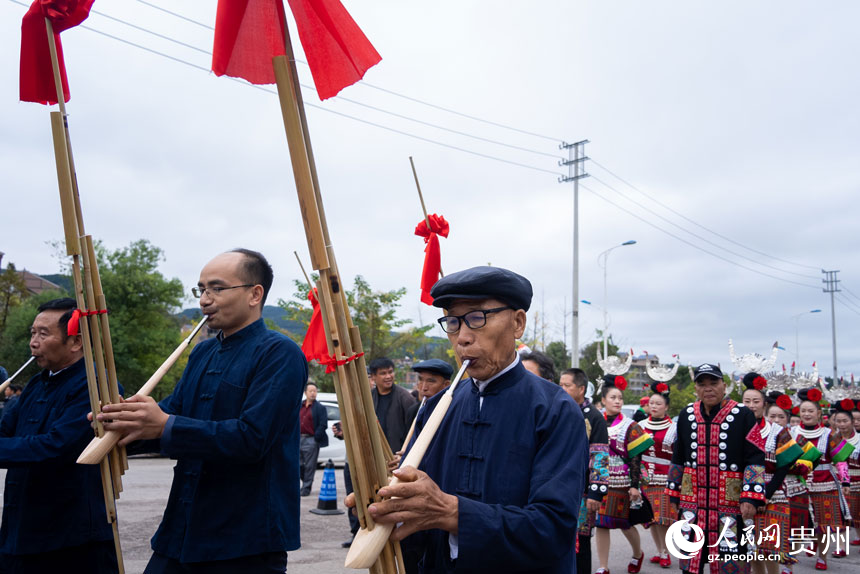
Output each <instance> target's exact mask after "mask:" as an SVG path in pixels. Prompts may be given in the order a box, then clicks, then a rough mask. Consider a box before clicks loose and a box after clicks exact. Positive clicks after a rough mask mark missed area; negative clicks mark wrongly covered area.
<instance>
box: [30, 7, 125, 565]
mask: <svg viewBox="0 0 860 574" xmlns="http://www.w3.org/2000/svg"><path fill="white" fill-rule="evenodd" d="M45 28H46V31H47V36H48V38H47V39H48V46H49V49H50V53H51V67H52V69H53V74H54V86H55V88H56V90H57V103H58V106H59V111H56V112H51V114H50V116H51V134H52V137H53V144H54V159H55V161H56V166H57V183H58V186H59V190H60V209H61V212H62V220H63V231H64V237H65V243H66V254H67V255H69V256H71V258H72V283H73V289H74V297H75V300H76V302H77V308H78V310H77V312H78V313H79V314H80V317H79V323H78V328H79V333H80V335H81V339H82V341H83V353H84V365H85V367H86V374H87V389H88V392H89V399H90V410H91V411H92V412H93V416H94V417H95V415H96V414H98V413H99V412H100V409H101V405H103V404H106V403H110V402H118V401H119V400H120V399H119V386H118V384H117V378H116V366H115V364H114V360H113V345H112V344H111V339H110V327H109V321H108V316H107V303H106V301H105V297H104V293H103V291H102V286H101V278H100V275H99V271H98V261H97V259H96V253H95V249H94V246H93V240H92V237H91V236H89V235H87V234H86V232H85V230H84V218H83V213H82V210H81V203H80V194H79V191H78V182H77V177H76V175H75V162H74V157H73V155H72V142H71V137H70V135H69V126H68V116H67V115H66V106H65V98H64V96H63V88H62V82H61V80H60V67H59V59H58V57H57V47H56V42H55V41H54V29H53V25H52V23H51V20H50V19H48V18H46V19H45ZM93 427H94V430H95V433H96V436H103V435H104V433H105V431H104V428H103V427H102V425H101V423H99V422H98V421H96V422H95V424H94V425H93ZM126 467H127V461H126V456H125V449H124V448H120V447H116V448H114V449H113V450H112V451H111V452H110V453H109V454H108V456H105V457H103V458H102V460H101V462H100V474H101V481H102V494H103V496H104V503H105V510H106V520H107V521H108V522H109V523H110V525H111V530H112V531H113V540H114V548H115V550H116V557H117V566H118V570H119V572H120V574H123V573H124V572H125V566H124V564H123V559H122V548H121V546H120V540H119V526H118V523H117V513H116V499H117V498H119V493H120V492H121V491H122V474H123V472H124V471H125V468H126Z"/></svg>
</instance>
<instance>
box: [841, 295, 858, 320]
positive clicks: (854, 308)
mask: <svg viewBox="0 0 860 574" xmlns="http://www.w3.org/2000/svg"><path fill="white" fill-rule="evenodd" d="M836 300H837V301H839V303H841V304H842V306H843V307H845V308H846V309H848V310H849V311H852V312H854V313H856V314H857V315H860V309H858V308H857V307H854V306H852V305H850V304H849V302H848V300H847V299H845V298H844V297H840V296H838V295H837V296H836Z"/></svg>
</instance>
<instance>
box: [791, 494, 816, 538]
mask: <svg viewBox="0 0 860 574" xmlns="http://www.w3.org/2000/svg"><path fill="white" fill-rule="evenodd" d="M788 506H789V507H790V508H791V528H792V530H793V529H795V528H808V527H809V526H810V524H811V521H810V519H809V494H808V493H803V494H798V495H797V496H792V497H791V498H789V499H788Z"/></svg>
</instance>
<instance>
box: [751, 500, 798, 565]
mask: <svg viewBox="0 0 860 574" xmlns="http://www.w3.org/2000/svg"><path fill="white" fill-rule="evenodd" d="M792 511H793V509H792V508H791V507H790V505H788V504H784V503H777V504H774V503H772V502H771V503H768V505H767V506H766V507H765V509H764V512H761V513H758V514H756V515H755V531H754V532H755V536H756V542H758V539H759V538H761V539H762V540H761V543H760V544H759V545H758V550H759V553H761V554H765V555H767V556H773V555H774V554H778V555H779V556H780V557H781V558H782V559H783V561H784V560H785V559H786V558H788V557H789V556H790V554H789V553H790V552H791V550H792V548H791V542H789V540H788V539H789V538H790V537H791V536H790V533H791V527H792V524H791V512H792ZM773 525H776V527H774V526H773ZM777 539H778V540H779V545H777V544H776V542H777Z"/></svg>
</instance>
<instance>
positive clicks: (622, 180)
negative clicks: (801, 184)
mask: <svg viewBox="0 0 860 574" xmlns="http://www.w3.org/2000/svg"><path fill="white" fill-rule="evenodd" d="M591 163H593V164H594V165H596V166H597V167H599V168H600V169H602V170H603V171H605V172H607V173H608V174H609V175H611V176H612V177H614V178H615V179H617V180H618V181H620V182H622V183H623V184H625V185H626V186H628V187H630V188H631V189H634V190H635V191H638V192H639V193H641V194H642V195H644V196H645V197H647V198H648V199H650V200H651V201H653V202H654V203H656V204H658V205H660V206H661V207H664V208H665V209H667V210H669V211H671V212H672V213H674V214H675V215H677V216H678V217H681V218H682V219H684V220H686V221H687V222H689V223H693V224H695V225H697V226H698V227H700V228H701V229H703V230H704V231H707V232H708V233H711V234H713V235H716V236H717V237H719V238H720V239H723V240H725V241H728V242H729V243H733V244H735V245H737V246H738V247H742V248H744V249H746V250H748V251H752V252H753V253H757V254H758V255H762V256H764V257H767V258H769V259H773V260H775V261H779V262H781V263H787V264H789V265H794V266H796V267H804V268H806V269H814V270H816V271H818V270H819V268H818V267H816V266H814V265H805V264H803V263H795V262H793V261H788V260H787V259H781V258H779V257H776V256H774V255H770V254H768V253H765V252H763V251H759V250H757V249H753V248H752V247H749V246H747V245H744V244H743V243H740V242H739V241H736V240H734V239H732V238H731V237H727V236H725V235H723V234H721V233H719V232H717V231H714V230H713V229H709V228H707V227H705V226H703V225H702V224H701V222H699V221H695V220H693V219H691V218H689V217H687V216H686V215H684V214H683V213H680V212H679V211H676V210H674V209H672V208H671V207H669V206H668V205H666V204H665V203H663V202H661V201H660V200H659V199H657V198H656V197H654V196H653V195H651V194H649V193H646V192H644V191H642V190H641V189H639V188H638V187H636V186H635V185H633V184H632V183H630V182H629V181H627V180H626V179H624V178H623V177H621V176H619V175H617V174H616V173H614V172H613V171H611V170H610V169H609V168H607V167H606V166H604V165H602V164H600V163H599V162H596V161H594V160H591ZM786 273H788V271H787V272H786Z"/></svg>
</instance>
